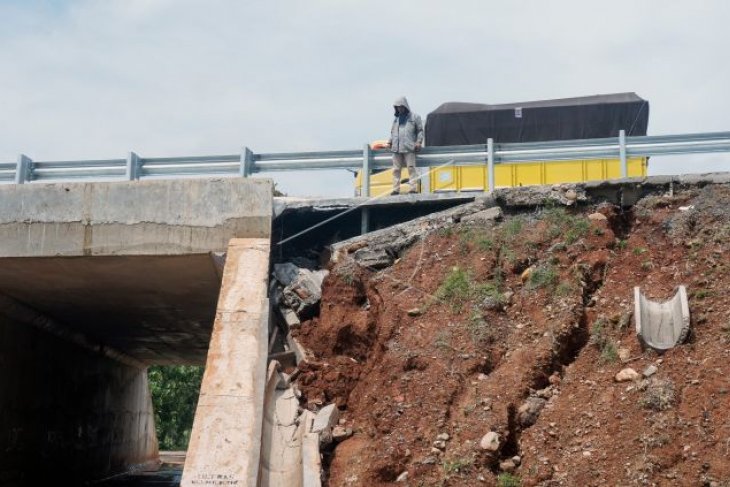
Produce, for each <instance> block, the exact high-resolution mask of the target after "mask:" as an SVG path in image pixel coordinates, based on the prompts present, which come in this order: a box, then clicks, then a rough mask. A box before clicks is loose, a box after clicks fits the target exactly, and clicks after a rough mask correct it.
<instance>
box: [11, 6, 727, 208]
mask: <svg viewBox="0 0 730 487" xmlns="http://www.w3.org/2000/svg"><path fill="white" fill-rule="evenodd" d="M0 22H1V25H2V28H1V29H0V162H11V161H14V160H16V158H17V155H18V154H19V153H25V154H27V155H29V156H30V157H31V158H33V159H36V160H64V159H65V160H68V159H81V158H95V159H100V158H119V157H124V156H125V154H126V153H127V152H128V151H130V150H134V151H135V152H137V153H139V154H140V155H142V156H148V157H153V156H174V155H198V154H234V153H238V152H239V151H240V148H241V146H243V145H246V146H249V147H251V148H252V150H254V151H255V152H271V151H299V150H334V149H358V148H361V147H362V145H363V144H364V143H366V142H369V141H372V140H375V139H381V138H385V137H387V134H388V130H389V126H390V122H391V116H392V108H391V105H392V101H393V100H394V99H395V98H396V97H398V96H400V95H406V96H407V97H408V99H409V102H410V104H411V107H412V108H413V110H414V111H415V112H417V113H419V114H421V115H422V116H423V117H424V119H425V115H426V114H427V113H428V112H430V111H431V110H433V109H434V108H436V107H437V106H438V105H440V104H441V103H443V102H446V101H468V102H477V103H509V102H519V101H528V100H538V99H551V98H565V97H574V96H584V95H593V94H600V93H615V92H624V91H634V92H636V93H637V94H638V95H639V96H641V97H643V98H645V99H647V100H649V103H650V106H651V112H650V116H649V133H650V134H669V133H681V132H705V131H726V130H727V131H730V63H728V62H727V59H728V48H729V47H730V27H729V26H730V2H727V1H726V0H718V1H701V0H694V1H671V2H670V1H667V0H663V1H639V0H633V1H616V0H614V1H610V2H598V1H586V0H580V1H557V0H555V1H544V0H539V1H538V0H536V1H515V0H510V1H507V0H504V1H485V0H480V1H459V0H451V1H447V2H445V1H431V0H419V1H401V2H399V1H396V0H389V1H372V0H369V1H354V0H331V1H314V0H310V1H293V0H292V1H282V0H277V1H261V2H258V1H234V0H199V1H193V0H95V1H94V0H68V1H61V0H45V1H40V0H38V1H32V0H0ZM688 165H689V166H690V168H689V169H688V168H687V166H688ZM707 170H730V155H719V156H698V157H695V158H693V159H692V160H691V162H690V163H688V162H687V161H686V160H683V161H677V160H666V159H659V158H657V159H652V161H651V164H650V173H651V174H669V173H682V172H697V171H707ZM274 177H275V179H276V180H277V181H278V182H279V186H280V187H281V188H282V189H283V190H284V191H285V192H287V193H289V194H291V195H327V196H335V195H340V196H347V195H350V194H352V175H351V174H349V173H347V172H345V171H337V172H313V173H308V174H304V173H297V174H295V175H291V174H289V175H286V174H285V175H275V176H274Z"/></svg>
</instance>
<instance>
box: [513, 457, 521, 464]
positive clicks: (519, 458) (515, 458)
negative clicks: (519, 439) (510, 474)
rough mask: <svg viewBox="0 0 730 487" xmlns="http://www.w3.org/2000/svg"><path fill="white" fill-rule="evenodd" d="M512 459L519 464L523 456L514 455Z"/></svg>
mask: <svg viewBox="0 0 730 487" xmlns="http://www.w3.org/2000/svg"><path fill="white" fill-rule="evenodd" d="M512 461H513V462H515V465H519V464H520V463H522V457H520V456H519V455H515V456H513V457H512Z"/></svg>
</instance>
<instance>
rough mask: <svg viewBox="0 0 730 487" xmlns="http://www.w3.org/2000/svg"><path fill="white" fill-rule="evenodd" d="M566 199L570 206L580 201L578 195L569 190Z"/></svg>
mask: <svg viewBox="0 0 730 487" xmlns="http://www.w3.org/2000/svg"><path fill="white" fill-rule="evenodd" d="M565 199H566V200H568V202H569V203H568V204H571V203H573V202H574V201H575V200H577V199H578V193H576V192H575V190H573V189H569V190H568V191H566V192H565Z"/></svg>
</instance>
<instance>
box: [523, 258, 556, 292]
mask: <svg viewBox="0 0 730 487" xmlns="http://www.w3.org/2000/svg"><path fill="white" fill-rule="evenodd" d="M557 281H558V273H557V272H556V270H555V267H553V266H552V265H550V264H543V265H541V266H539V267H538V268H537V269H535V270H534V271H532V274H530V279H529V280H528V281H527V288H528V289H538V288H541V287H552V286H553V285H555V283H556V282H557Z"/></svg>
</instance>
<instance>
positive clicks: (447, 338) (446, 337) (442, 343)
mask: <svg viewBox="0 0 730 487" xmlns="http://www.w3.org/2000/svg"><path fill="white" fill-rule="evenodd" d="M433 344H434V345H436V348H440V349H452V348H453V347H452V346H451V332H450V331H448V330H441V331H440V332H439V333H438V335H436V339H435V340H434V342H433Z"/></svg>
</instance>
